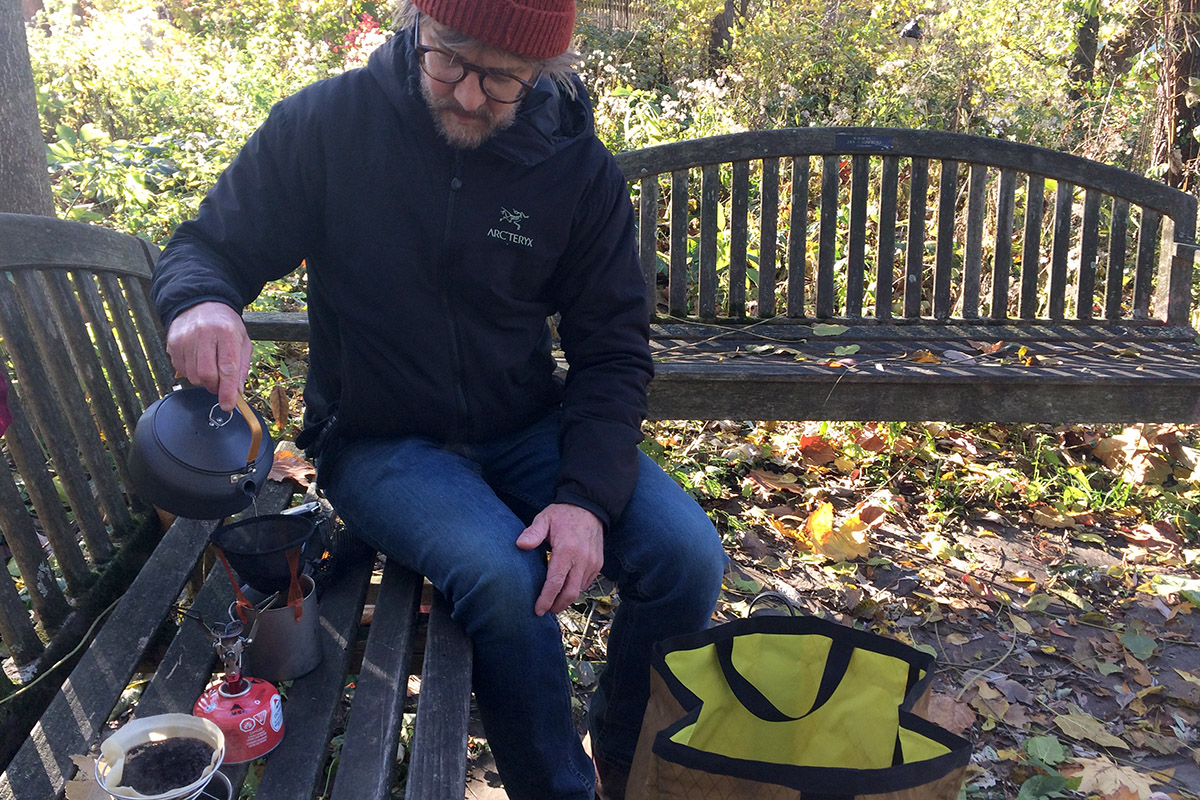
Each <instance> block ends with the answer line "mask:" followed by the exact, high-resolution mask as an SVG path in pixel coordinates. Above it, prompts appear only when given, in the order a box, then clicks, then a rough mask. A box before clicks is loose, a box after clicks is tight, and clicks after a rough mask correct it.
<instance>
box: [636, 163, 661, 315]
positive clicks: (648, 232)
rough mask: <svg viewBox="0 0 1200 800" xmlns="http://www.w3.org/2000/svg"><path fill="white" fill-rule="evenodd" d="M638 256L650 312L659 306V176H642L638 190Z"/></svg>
mask: <svg viewBox="0 0 1200 800" xmlns="http://www.w3.org/2000/svg"><path fill="white" fill-rule="evenodd" d="M638 258H639V259H640V260H641V264H642V277H643V278H645V280H646V294H647V301H648V304H649V308H650V313H651V314H653V313H654V312H655V309H656V308H657V306H658V176H657V175H652V176H648V177H645V178H642V180H641V184H640V191H639V192H638Z"/></svg>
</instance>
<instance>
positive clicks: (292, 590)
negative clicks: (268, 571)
mask: <svg viewBox="0 0 1200 800" xmlns="http://www.w3.org/2000/svg"><path fill="white" fill-rule="evenodd" d="M284 555H286V556H287V562H288V570H289V571H290V572H291V578H290V579H289V581H288V603H287V604H288V605H289V606H291V607H292V613H294V614H295V616H296V621H297V622H299V621H300V617H302V616H304V605H303V603H304V592H303V591H301V589H300V548H299V547H293V548H291V549H289V550H288V551H287V552H286V553H284Z"/></svg>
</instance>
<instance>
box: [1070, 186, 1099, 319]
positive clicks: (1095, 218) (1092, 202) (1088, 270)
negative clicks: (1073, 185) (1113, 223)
mask: <svg viewBox="0 0 1200 800" xmlns="http://www.w3.org/2000/svg"><path fill="white" fill-rule="evenodd" d="M1079 237H1080V238H1079V292H1078V294H1077V295H1076V298H1075V318H1076V319H1084V320H1087V319H1091V318H1092V317H1093V316H1094V313H1093V309H1094V306H1095V304H1096V267H1097V264H1096V256H1097V253H1098V251H1099V247H1100V193H1099V192H1097V191H1096V190H1094V189H1088V190H1087V191H1086V192H1084V195H1083V227H1082V229H1081V230H1080V234H1079Z"/></svg>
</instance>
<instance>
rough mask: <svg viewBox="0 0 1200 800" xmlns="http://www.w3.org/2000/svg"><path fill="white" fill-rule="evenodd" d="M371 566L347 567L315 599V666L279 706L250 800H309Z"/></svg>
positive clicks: (321, 764) (343, 680)
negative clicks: (277, 725) (278, 720)
mask: <svg viewBox="0 0 1200 800" xmlns="http://www.w3.org/2000/svg"><path fill="white" fill-rule="evenodd" d="M370 578H371V562H370V561H369V560H366V559H363V560H360V561H357V562H355V563H353V564H350V565H348V566H347V568H346V572H345V574H343V575H342V576H341V578H339V579H338V580H337V581H335V582H334V583H333V585H331V586H330V587H329V588H328V589H327V590H326V592H325V594H324V595H323V596H322V597H321V626H320V627H321V663H320V664H318V665H317V668H316V669H314V670H313V671H312V672H310V673H308V674H307V675H305V676H304V677H302V678H297V679H296V680H295V681H293V682H292V686H291V688H290V689H289V690H288V697H287V702H286V703H284V706H283V729H284V736H283V741H281V742H280V743H279V746H278V747H276V748H275V750H273V751H272V752H271V754H270V756H269V757H268V758H267V762H266V766H265V767H264V769H263V773H262V777H261V779H260V781H259V784H258V792H257V793H256V794H255V800H296V799H297V798H307V797H311V796H312V795H313V793H314V788H315V787H316V785H317V780H318V778H319V777H320V776H321V774H322V773H323V770H324V767H325V752H326V748H327V747H328V744H329V739H330V732H331V731H332V728H333V714H334V711H336V710H337V707H338V705H339V704H340V703H341V701H342V693H343V690H344V689H345V686H346V666H347V664H348V663H349V661H350V653H351V651H352V650H353V647H352V646H351V645H352V643H353V641H354V636H355V632H356V631H357V628H358V621H359V619H360V618H361V612H362V606H363V600H364V598H365V597H366V596H367V587H368V585H369V584H370Z"/></svg>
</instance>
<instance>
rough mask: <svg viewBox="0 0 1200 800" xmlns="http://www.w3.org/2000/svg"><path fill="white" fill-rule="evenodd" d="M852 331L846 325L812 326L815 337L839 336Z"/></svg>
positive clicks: (819, 323) (822, 324)
mask: <svg viewBox="0 0 1200 800" xmlns="http://www.w3.org/2000/svg"><path fill="white" fill-rule="evenodd" d="M848 330H850V329H849V328H848V327H846V326H845V325H829V324H826V323H823V322H818V323H817V324H816V325H813V326H812V331H813V336H838V335H840V334H843V333H845V332H846V331H848Z"/></svg>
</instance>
